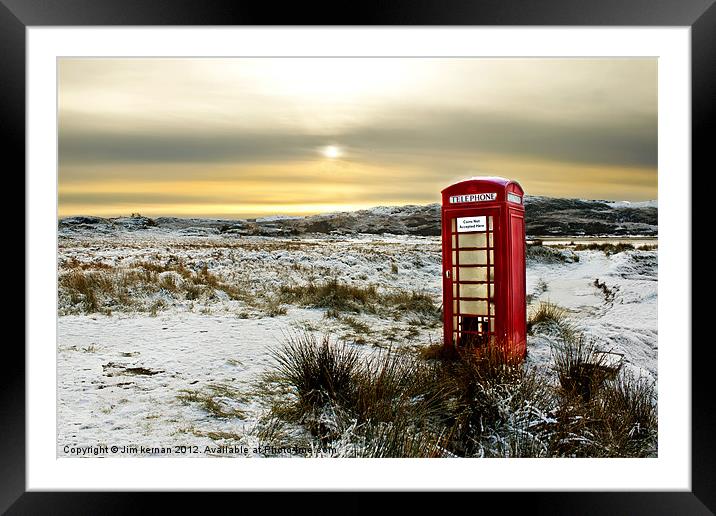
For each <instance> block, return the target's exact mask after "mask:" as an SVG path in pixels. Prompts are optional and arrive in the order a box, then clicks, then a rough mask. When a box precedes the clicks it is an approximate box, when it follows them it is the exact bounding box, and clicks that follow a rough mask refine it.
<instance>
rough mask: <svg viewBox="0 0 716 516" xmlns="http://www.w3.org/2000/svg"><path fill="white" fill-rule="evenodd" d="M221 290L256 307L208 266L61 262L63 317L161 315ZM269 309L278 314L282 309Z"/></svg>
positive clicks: (250, 298)
mask: <svg viewBox="0 0 716 516" xmlns="http://www.w3.org/2000/svg"><path fill="white" fill-rule="evenodd" d="M217 292H224V293H225V294H226V295H227V296H228V297H229V299H232V300H238V301H242V302H245V303H247V304H256V303H255V300H256V298H255V297H254V296H252V295H251V293H250V292H248V291H247V290H246V289H243V288H241V287H240V286H238V285H236V284H234V283H232V282H228V281H224V280H222V279H221V278H220V277H219V276H217V275H215V274H214V273H212V272H210V271H209V269H208V268H207V267H206V266H204V267H201V268H198V269H197V270H192V269H191V268H189V267H188V266H187V265H186V264H185V263H184V261H182V260H178V259H175V258H173V257H170V258H169V259H168V260H166V261H163V262H160V261H156V262H155V261H148V260H139V261H135V262H133V263H131V264H129V265H125V266H112V265H108V264H105V263H101V262H92V263H82V262H79V261H78V260H76V259H72V260H67V261H65V262H63V263H62V265H61V271H60V274H59V295H60V297H61V298H64V300H65V302H64V303H62V304H63V305H64V307H65V308H64V309H63V310H64V313H105V314H108V315H109V314H111V312H112V310H127V311H143V312H148V313H150V314H151V315H156V314H157V312H158V311H161V310H163V309H164V308H166V307H167V306H168V303H167V300H168V299H173V300H175V301H182V300H189V301H199V300H207V299H210V298H212V297H214V296H215V295H216V293H217ZM157 296H162V297H160V298H158V299H157ZM264 304H265V305H266V306H268V304H266V303H264ZM270 311H271V312H272V314H274V315H275V314H277V313H278V312H279V311H280V309H276V308H273V309H272V310H270Z"/></svg>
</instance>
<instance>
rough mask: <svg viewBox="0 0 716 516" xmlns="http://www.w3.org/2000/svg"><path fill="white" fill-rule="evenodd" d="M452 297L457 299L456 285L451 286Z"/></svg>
mask: <svg viewBox="0 0 716 516" xmlns="http://www.w3.org/2000/svg"><path fill="white" fill-rule="evenodd" d="M452 297H457V283H453V284H452Z"/></svg>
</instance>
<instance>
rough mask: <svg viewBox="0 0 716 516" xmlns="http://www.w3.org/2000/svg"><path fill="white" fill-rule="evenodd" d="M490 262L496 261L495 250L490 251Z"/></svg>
mask: <svg viewBox="0 0 716 516" xmlns="http://www.w3.org/2000/svg"><path fill="white" fill-rule="evenodd" d="M490 263H495V251H490Z"/></svg>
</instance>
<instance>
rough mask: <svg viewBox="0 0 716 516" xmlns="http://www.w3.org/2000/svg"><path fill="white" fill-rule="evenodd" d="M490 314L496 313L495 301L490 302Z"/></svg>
mask: <svg viewBox="0 0 716 516" xmlns="http://www.w3.org/2000/svg"><path fill="white" fill-rule="evenodd" d="M490 315H495V303H490Z"/></svg>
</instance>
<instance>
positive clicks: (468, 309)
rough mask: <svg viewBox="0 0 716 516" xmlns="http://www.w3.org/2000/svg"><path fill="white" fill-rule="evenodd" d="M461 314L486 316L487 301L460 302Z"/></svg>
mask: <svg viewBox="0 0 716 516" xmlns="http://www.w3.org/2000/svg"><path fill="white" fill-rule="evenodd" d="M460 313H461V314H476V315H486V314H487V301H463V300H461V301H460Z"/></svg>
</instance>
